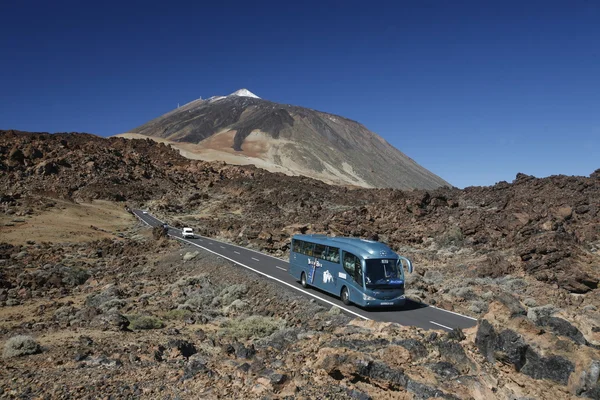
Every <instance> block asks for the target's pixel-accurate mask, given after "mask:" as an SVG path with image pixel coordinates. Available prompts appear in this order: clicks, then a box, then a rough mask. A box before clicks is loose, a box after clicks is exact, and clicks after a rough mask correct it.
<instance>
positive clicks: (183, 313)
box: [164, 309, 192, 320]
mask: <svg viewBox="0 0 600 400" xmlns="http://www.w3.org/2000/svg"><path fill="white" fill-rule="evenodd" d="M190 315H192V312H191V311H190V310H180V309H177V310H170V311H167V312H166V313H165V315H164V318H165V319H179V320H183V319H186V318H187V317H189V316H190Z"/></svg>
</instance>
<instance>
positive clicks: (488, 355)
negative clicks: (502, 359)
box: [475, 319, 497, 363]
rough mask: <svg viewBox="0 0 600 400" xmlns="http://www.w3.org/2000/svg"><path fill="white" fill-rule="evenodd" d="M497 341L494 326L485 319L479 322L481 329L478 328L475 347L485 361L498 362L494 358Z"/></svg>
mask: <svg viewBox="0 0 600 400" xmlns="http://www.w3.org/2000/svg"><path fill="white" fill-rule="evenodd" d="M496 340H497V335H496V331H495V330H494V327H493V326H492V324H490V323H489V322H488V321H487V320H485V319H483V320H481V321H480V322H479V327H478V328H477V335H476V336H475V345H476V346H477V348H478V349H479V352H480V353H481V354H482V355H483V356H484V357H485V359H486V360H488V361H489V362H491V363H493V362H494V361H495V360H496V359H495V357H494V347H495V346H496Z"/></svg>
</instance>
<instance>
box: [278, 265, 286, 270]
mask: <svg viewBox="0 0 600 400" xmlns="http://www.w3.org/2000/svg"><path fill="white" fill-rule="evenodd" d="M275 268H279V269H280V270H282V271H287V269H285V268H283V267H280V266H279V265H276V266H275Z"/></svg>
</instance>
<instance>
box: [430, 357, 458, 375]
mask: <svg viewBox="0 0 600 400" xmlns="http://www.w3.org/2000/svg"><path fill="white" fill-rule="evenodd" d="M429 369H431V370H432V371H433V372H435V373H436V374H437V375H438V376H440V377H441V378H444V379H452V378H456V377H457V376H459V375H460V372H459V371H458V370H457V369H456V368H455V367H454V365H452V364H450V363H449V362H446V361H441V362H438V363H435V364H431V365H429Z"/></svg>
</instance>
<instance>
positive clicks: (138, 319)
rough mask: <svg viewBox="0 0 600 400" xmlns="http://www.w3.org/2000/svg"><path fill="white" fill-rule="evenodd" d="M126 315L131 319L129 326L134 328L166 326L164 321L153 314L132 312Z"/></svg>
mask: <svg viewBox="0 0 600 400" xmlns="http://www.w3.org/2000/svg"><path fill="white" fill-rule="evenodd" d="M125 317H126V318H127V319H128V320H129V328H130V329H133V330H142V329H160V328H164V326H165V324H164V322H163V321H161V320H160V319H159V318H157V317H154V316H151V315H137V314H131V315H126V316H125Z"/></svg>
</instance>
